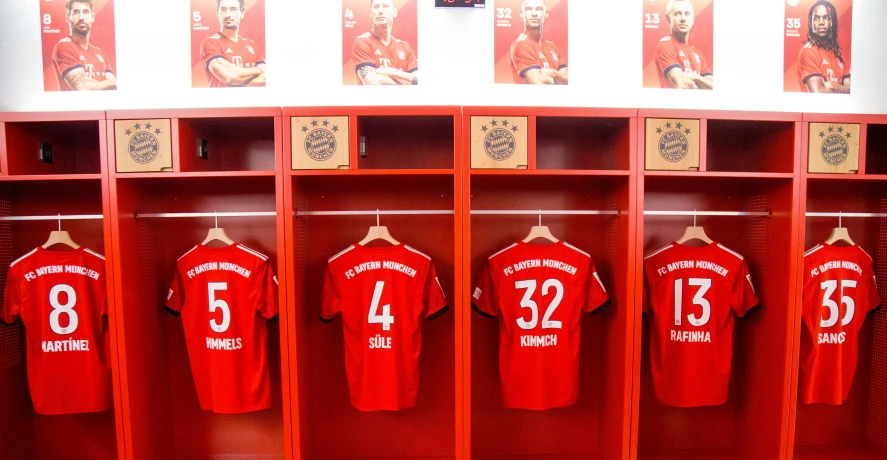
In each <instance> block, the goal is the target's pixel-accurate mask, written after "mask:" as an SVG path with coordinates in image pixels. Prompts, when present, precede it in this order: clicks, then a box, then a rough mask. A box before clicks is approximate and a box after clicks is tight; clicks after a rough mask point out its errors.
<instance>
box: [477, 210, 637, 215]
mask: <svg viewBox="0 0 887 460" xmlns="http://www.w3.org/2000/svg"><path fill="white" fill-rule="evenodd" d="M471 214H472V215H486V216H537V215H539V216H617V217H618V216H621V215H622V210H621V209H616V210H578V209H560V210H539V209H537V210H512V209H472V210H471Z"/></svg>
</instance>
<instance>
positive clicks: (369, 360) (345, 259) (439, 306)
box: [320, 243, 447, 411]
mask: <svg viewBox="0 0 887 460" xmlns="http://www.w3.org/2000/svg"><path fill="white" fill-rule="evenodd" d="M446 310H447V301H446V298H445V297H444V293H443V289H442V288H441V286H440V282H439V281H438V279H437V272H436V271H435V270H434V265H433V264H432V263H431V258H430V257H428V256H427V255H425V254H423V253H421V252H419V251H417V250H415V249H413V248H411V247H409V246H407V245H404V244H402V243H401V244H398V245H395V246H388V247H366V246H361V245H359V244H355V245H352V246H349V247H348V248H347V249H345V250H344V251H342V252H340V253H339V254H336V255H335V256H333V257H332V258H331V259H330V260H329V263H328V264H327V270H326V276H325V279H324V283H323V298H322V300H321V310H320V319H321V320H322V321H324V322H330V321H332V320H333V319H334V316H335V315H336V314H338V313H340V314H341V315H342V332H343V335H344V339H345V371H346V372H345V373H346V375H347V377H348V389H349V392H350V394H351V405H352V406H354V407H355V408H357V409H358V410H362V411H375V410H399V409H403V408H406V407H411V406H414V405H415V404H416V397H417V395H418V391H419V354H420V353H421V350H422V320H423V319H434V318H436V317H438V316H440V315H441V314H443V313H444V312H446Z"/></svg>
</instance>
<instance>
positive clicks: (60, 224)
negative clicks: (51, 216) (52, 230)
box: [59, 214, 62, 231]
mask: <svg viewBox="0 0 887 460" xmlns="http://www.w3.org/2000/svg"><path fill="white" fill-rule="evenodd" d="M59 231H62V215H61V214H59Z"/></svg>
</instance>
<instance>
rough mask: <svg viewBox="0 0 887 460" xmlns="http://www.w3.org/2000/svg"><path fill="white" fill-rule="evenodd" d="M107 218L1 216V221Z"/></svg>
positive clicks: (98, 216)
mask: <svg viewBox="0 0 887 460" xmlns="http://www.w3.org/2000/svg"><path fill="white" fill-rule="evenodd" d="M104 218H105V217H104V216H103V215H101V214H75V215H67V216H65V215H61V214H59V215H55V216H0V221H29V220H58V221H61V220H102V219H104Z"/></svg>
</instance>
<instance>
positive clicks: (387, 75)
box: [342, 0, 419, 85]
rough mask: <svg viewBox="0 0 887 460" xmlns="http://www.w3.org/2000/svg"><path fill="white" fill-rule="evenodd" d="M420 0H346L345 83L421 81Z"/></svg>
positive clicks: (343, 1) (385, 83) (344, 2)
mask: <svg viewBox="0 0 887 460" xmlns="http://www.w3.org/2000/svg"><path fill="white" fill-rule="evenodd" d="M416 3H418V0H342V84H344V85H418V84H419V43H418V39H419V33H418V30H419V26H418V12H417V11H416Z"/></svg>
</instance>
